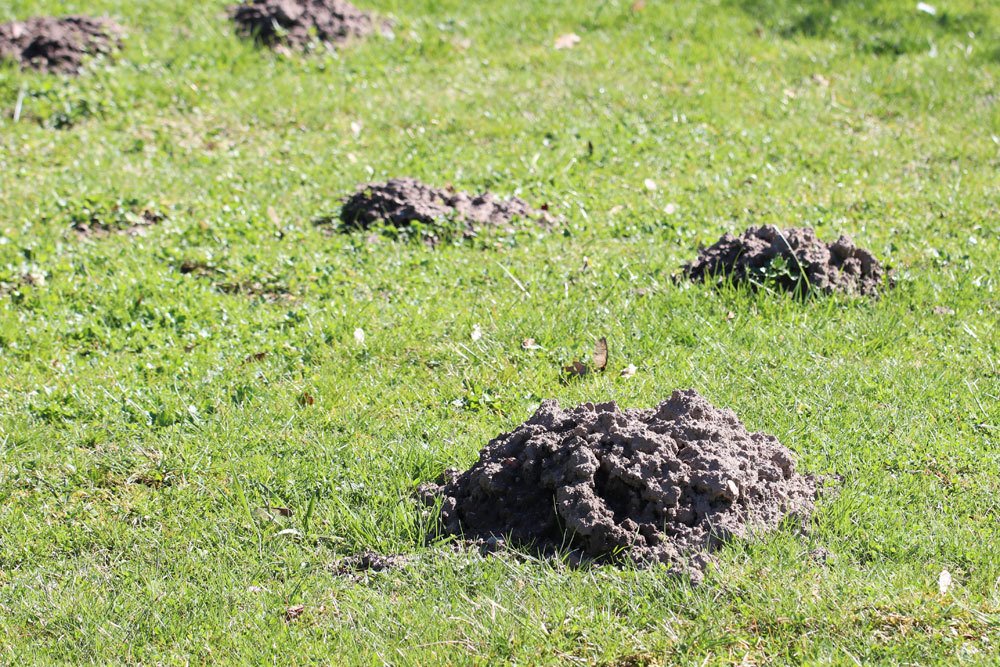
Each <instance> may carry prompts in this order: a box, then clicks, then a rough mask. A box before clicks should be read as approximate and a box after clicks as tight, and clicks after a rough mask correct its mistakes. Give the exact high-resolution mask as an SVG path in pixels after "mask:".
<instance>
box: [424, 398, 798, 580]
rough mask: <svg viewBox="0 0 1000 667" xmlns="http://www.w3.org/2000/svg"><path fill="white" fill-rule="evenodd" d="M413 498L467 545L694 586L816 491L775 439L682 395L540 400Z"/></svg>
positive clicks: (794, 511) (795, 514)
mask: <svg viewBox="0 0 1000 667" xmlns="http://www.w3.org/2000/svg"><path fill="white" fill-rule="evenodd" d="M420 491H421V495H422V496H423V499H424V501H425V502H428V503H430V502H437V501H438V500H439V501H440V503H441V514H440V526H439V527H440V529H441V530H442V532H444V533H445V534H451V535H456V536H460V537H462V538H463V539H466V540H470V541H471V543H473V544H484V543H485V544H490V543H493V542H503V541H508V540H509V542H510V543H511V544H512V545H515V546H527V547H529V548H535V549H537V550H538V551H539V552H541V553H543V554H546V553H547V554H551V553H555V552H558V551H559V550H560V549H569V550H570V553H571V555H572V554H578V555H579V556H581V557H583V558H586V559H591V560H595V561H598V562H613V563H622V562H634V563H636V564H639V565H644V564H651V563H663V564H664V565H666V566H667V567H668V568H669V569H670V570H671V571H673V572H675V573H678V574H686V575H688V576H690V577H691V578H692V580H694V581H698V580H700V579H701V576H702V572H703V570H704V568H705V566H706V565H707V563H708V562H709V560H710V556H709V552H711V551H712V550H713V549H715V548H717V547H718V546H719V545H721V544H723V543H724V542H726V541H727V540H729V539H731V538H733V537H737V538H748V537H751V536H753V535H754V534H757V533H759V532H766V531H772V530H775V529H776V528H777V527H778V525H779V524H780V523H781V522H782V521H783V520H784V519H785V518H786V517H795V518H797V519H798V520H800V521H804V520H805V518H806V517H808V515H809V514H810V513H811V512H812V510H813V506H814V501H815V498H816V493H817V482H816V479H815V478H814V477H813V476H810V475H803V474H800V473H798V472H796V470H795V463H794V461H793V454H792V452H791V451H789V450H788V449H787V448H785V447H784V446H782V445H781V443H779V442H778V440H777V439H775V438H774V437H773V436H770V435H766V434H764V433H750V432H748V431H747V429H746V428H745V427H744V425H743V424H742V423H741V422H740V420H739V419H738V418H737V417H736V415H735V414H734V413H733V412H732V411H731V410H724V409H719V408H716V407H714V406H713V405H712V404H711V403H709V402H708V400H706V399H705V398H703V397H702V396H700V395H699V394H698V393H696V392H694V391H691V390H688V391H675V392H674V393H673V395H672V396H671V397H670V399H669V400H667V401H665V402H663V403H661V404H660V405H659V406H657V407H655V408H652V409H638V410H622V409H620V408H619V407H618V406H617V405H616V404H615V403H601V404H597V405H594V404H590V403H586V404H583V405H580V406H578V407H575V408H571V409H568V410H566V409H562V408H560V407H559V405H558V403H557V402H556V401H545V402H543V403H542V405H541V407H539V408H538V410H537V412H536V413H535V414H534V416H532V417H531V419H529V420H528V421H527V422H525V423H524V424H522V425H521V426H519V427H517V428H516V429H514V430H513V431H511V432H510V433H505V434H502V435H500V436H498V437H497V438H495V439H493V440H492V441H491V442H490V443H489V444H488V445H487V446H486V447H485V448H484V449H483V450H482V451H481V452H480V455H479V461H478V462H477V463H476V464H474V465H473V466H472V467H471V468H470V469H469V470H467V471H466V472H464V473H461V474H459V473H455V472H451V471H449V473H447V474H446V475H445V479H443V480H441V483H440V484H430V485H423V486H422V487H421V490H420Z"/></svg>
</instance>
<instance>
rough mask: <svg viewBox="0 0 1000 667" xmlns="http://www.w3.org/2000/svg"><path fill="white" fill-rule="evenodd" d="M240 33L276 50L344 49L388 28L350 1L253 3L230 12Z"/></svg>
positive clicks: (265, 0) (268, 0)
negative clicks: (322, 46)
mask: <svg viewBox="0 0 1000 667" xmlns="http://www.w3.org/2000/svg"><path fill="white" fill-rule="evenodd" d="M229 15H230V18H231V19H232V20H233V22H234V23H235V24H236V32H237V33H238V34H239V35H241V36H243V37H246V38H252V39H254V40H256V41H257V42H258V43H259V44H261V45H263V46H267V47H270V48H274V49H305V48H307V47H308V46H309V45H310V44H312V43H315V42H319V43H321V44H324V45H326V46H331V47H334V46H341V45H343V44H344V43H346V42H348V41H350V40H352V39H360V38H364V37H367V36H369V35H371V34H372V33H374V32H375V31H376V30H379V29H381V30H382V31H383V32H385V31H388V25H387V24H385V23H384V22H383V23H380V22H379V21H377V20H376V19H375V18H374V17H373V16H372V14H370V13H368V12H364V11H361V10H360V9H358V8H357V7H355V6H354V5H352V4H351V3H349V2H346V0H252V1H251V2H245V3H243V4H239V5H234V6H232V7H230V8H229Z"/></svg>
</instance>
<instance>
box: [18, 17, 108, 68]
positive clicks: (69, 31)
mask: <svg viewBox="0 0 1000 667" xmlns="http://www.w3.org/2000/svg"><path fill="white" fill-rule="evenodd" d="M122 33H123V31H122V29H121V27H120V26H118V24H116V23H115V22H114V21H112V20H111V19H107V18H94V17H90V16H67V17H65V18H52V17H48V16H38V17H34V18H30V19H28V20H26V21H12V22H10V23H3V24H0V60H15V61H17V62H18V63H20V65H21V67H22V68H25V69H35V70H38V71H41V72H53V73H60V74H77V73H79V71H80V68H81V66H82V64H83V59H84V57H86V56H88V55H98V54H107V53H111V52H112V51H115V50H117V49H119V48H121V36H122Z"/></svg>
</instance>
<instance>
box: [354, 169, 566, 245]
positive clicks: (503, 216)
mask: <svg viewBox="0 0 1000 667" xmlns="http://www.w3.org/2000/svg"><path fill="white" fill-rule="evenodd" d="M521 218H524V219H533V220H537V221H539V222H541V223H546V224H547V223H548V222H550V219H549V216H548V214H547V213H546V212H545V211H540V210H537V209H534V208H532V207H531V206H530V205H529V204H528V203H527V202H526V201H524V200H523V199H519V198H517V197H512V198H510V199H500V198H498V197H496V196H495V195H493V194H491V193H489V192H487V193H483V194H477V195H473V194H469V193H466V192H458V191H456V190H454V189H451V188H433V187H431V186H429V185H426V184H424V183H421V182H420V181H418V180H416V179H412V178H394V179H392V180H390V181H388V182H386V183H369V184H367V185H363V186H361V187H360V188H358V190H357V192H355V193H354V194H353V195H351V196H350V197H348V198H347V199H346V200H345V201H344V206H343V208H342V209H341V212H340V219H341V221H342V222H343V223H344V227H345V228H346V229H357V228H362V229H367V228H368V227H371V226H373V225H390V226H392V227H396V228H406V227H409V226H411V225H414V224H423V225H431V226H440V225H442V224H444V223H447V222H449V221H450V222H454V223H456V224H458V225H461V226H462V227H463V228H464V231H465V233H466V234H467V235H474V234H475V233H476V231H477V230H478V229H481V228H485V227H500V226H505V225H509V224H510V223H512V222H513V221H514V220H516V219H521Z"/></svg>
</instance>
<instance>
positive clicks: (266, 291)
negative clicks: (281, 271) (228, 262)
mask: <svg viewBox="0 0 1000 667" xmlns="http://www.w3.org/2000/svg"><path fill="white" fill-rule="evenodd" d="M215 289H217V290H218V291H220V292H222V293H223V294H237V295H242V296H247V297H255V298H259V299H261V300H263V301H265V302H266V303H287V302H290V301H294V300H295V295H294V294H292V292H291V290H289V289H288V287H286V286H285V285H284V284H283V283H281V282H278V281H277V280H272V279H267V278H265V279H262V280H242V281H237V282H217V283H215Z"/></svg>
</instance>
